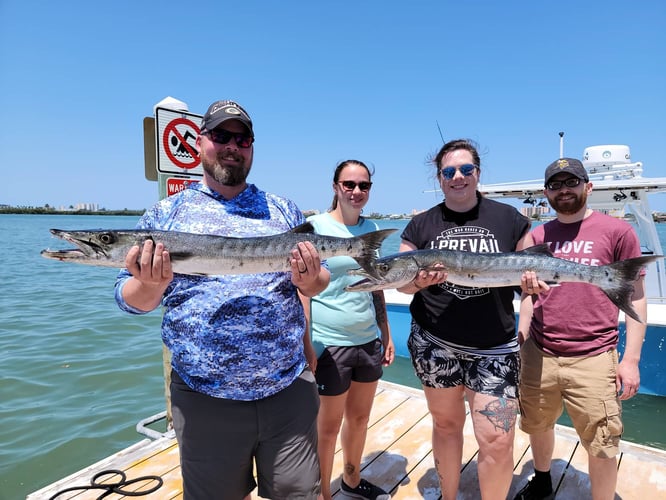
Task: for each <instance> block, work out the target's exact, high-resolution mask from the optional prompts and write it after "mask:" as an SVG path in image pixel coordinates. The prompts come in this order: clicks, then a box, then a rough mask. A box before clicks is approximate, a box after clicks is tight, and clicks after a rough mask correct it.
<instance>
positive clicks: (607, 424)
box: [520, 338, 623, 458]
mask: <svg viewBox="0 0 666 500" xmlns="http://www.w3.org/2000/svg"><path fill="white" fill-rule="evenodd" d="M520 357H521V371H520V377H521V380H520V413H521V417H520V428H521V429H522V430H523V431H524V432H526V433H528V434H538V433H540V432H545V431H547V430H550V429H552V428H553V427H554V426H555V423H556V422H557V419H558V418H559V417H560V415H562V410H563V407H564V406H566V409H567V413H568V415H569V418H571V421H572V422H573V425H574V427H575V429H576V432H577V433H578V437H579V438H580V442H581V444H582V445H583V447H584V448H585V449H586V450H587V452H588V453H589V454H591V455H592V456H595V457H600V458H612V457H614V456H616V455H617V454H618V453H619V443H620V438H621V437H622V432H623V426H622V406H621V404H620V400H619V398H618V395H617V391H616V387H615V375H616V373H617V365H618V354H617V351H616V350H615V349H613V350H610V351H607V352H604V353H601V354H597V355H595V356H585V357H564V356H559V357H558V356H551V355H549V354H546V353H545V352H543V351H542V350H541V349H539V348H538V347H537V345H536V343H535V342H534V340H532V339H531V338H530V339H528V340H527V341H526V342H525V343H524V344H523V346H522V348H521V350H520Z"/></svg>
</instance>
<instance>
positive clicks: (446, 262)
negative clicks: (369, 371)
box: [345, 244, 663, 322]
mask: <svg viewBox="0 0 666 500" xmlns="http://www.w3.org/2000/svg"><path fill="white" fill-rule="evenodd" d="M662 257H663V256H662V255H650V256H644V257H637V258H635V259H626V260H622V261H618V262H614V263H612V264H609V265H606V266H587V265H584V264H578V263H576V262H572V261H569V260H564V259H558V258H556V257H553V256H552V254H551V252H550V250H549V249H548V245H547V244H543V245H536V246H533V247H530V248H527V249H525V250H523V251H520V252H508V253H473V252H461V251H455V250H413V251H410V252H402V253H396V254H392V255H387V256H386V257H382V258H381V259H377V260H376V261H375V263H374V272H367V271H366V270H364V269H352V270H350V271H347V272H348V274H352V275H357V276H363V277H364V279H362V280H360V281H358V282H357V283H354V284H352V285H349V286H348V287H346V288H345V290H347V291H349V292H364V291H368V292H369V291H375V290H384V289H386V288H400V287H402V286H405V285H407V284H408V283H409V282H411V281H413V280H414V278H416V275H417V273H418V272H419V271H422V270H426V271H437V270H440V271H442V270H443V271H446V272H447V273H448V278H447V280H448V281H449V282H450V283H453V284H456V285H462V286H469V287H475V288H484V287H488V288H494V287H501V286H519V285H520V279H521V277H522V275H523V273H524V272H525V271H535V272H536V273H537V277H538V279H540V280H542V281H545V282H546V283H548V284H549V285H557V284H559V283H564V282H577V283H589V284H591V285H595V286H597V287H599V288H600V289H601V290H602V291H603V292H604V293H605V294H606V295H607V296H608V298H609V299H610V300H611V301H612V302H613V303H614V304H615V305H616V306H617V307H619V308H620V309H621V310H622V311H624V312H625V313H626V314H627V315H628V316H630V317H632V318H634V319H635V320H636V321H641V322H642V320H641V318H639V316H638V314H637V313H636V311H635V310H634V308H633V306H632V304H631V296H632V294H633V292H634V285H633V282H634V281H636V279H637V278H638V273H639V272H640V270H641V268H642V267H644V266H646V265H648V264H649V263H651V262H654V261H656V260H658V259H661V258H662Z"/></svg>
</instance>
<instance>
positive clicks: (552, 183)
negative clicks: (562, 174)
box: [546, 177, 580, 191]
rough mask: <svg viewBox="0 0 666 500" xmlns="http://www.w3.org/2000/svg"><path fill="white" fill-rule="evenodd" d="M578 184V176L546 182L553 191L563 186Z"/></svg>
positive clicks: (571, 186)
mask: <svg viewBox="0 0 666 500" xmlns="http://www.w3.org/2000/svg"><path fill="white" fill-rule="evenodd" d="M578 184H580V179H579V178H578V177H569V178H568V179H565V180H563V181H550V182H546V187H547V188H548V189H550V190H551V191H557V190H558V189H562V186H566V187H570V188H575V187H576V186H578Z"/></svg>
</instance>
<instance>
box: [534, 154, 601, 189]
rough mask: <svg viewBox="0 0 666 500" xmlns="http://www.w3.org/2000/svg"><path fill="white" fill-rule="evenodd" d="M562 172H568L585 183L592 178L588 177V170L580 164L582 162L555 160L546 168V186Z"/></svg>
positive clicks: (569, 159) (563, 159)
mask: <svg viewBox="0 0 666 500" xmlns="http://www.w3.org/2000/svg"><path fill="white" fill-rule="evenodd" d="M560 172H566V173H568V174H571V175H575V176H576V177H578V178H579V179H580V180H582V181H584V182H588V181H589V180H590V178H589V177H588V176H587V170H585V167H584V166H583V164H582V163H581V162H580V160H576V159H575V158H560V159H559V160H555V161H554V162H553V163H551V164H550V165H548V167H547V168H546V173H545V175H544V178H545V182H544V184H548V181H550V178H551V177H553V176H554V175H556V174H559V173H560Z"/></svg>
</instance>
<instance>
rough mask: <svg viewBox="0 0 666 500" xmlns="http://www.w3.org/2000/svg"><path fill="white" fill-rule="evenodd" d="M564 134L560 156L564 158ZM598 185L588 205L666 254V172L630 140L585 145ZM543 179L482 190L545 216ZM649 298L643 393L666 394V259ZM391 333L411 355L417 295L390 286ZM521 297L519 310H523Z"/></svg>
mask: <svg viewBox="0 0 666 500" xmlns="http://www.w3.org/2000/svg"><path fill="white" fill-rule="evenodd" d="M562 136H563V134H562V133H561V135H560V157H562V156H563V155H562V149H563V148H562ZM581 161H582V163H583V165H584V166H585V169H586V170H587V172H588V176H589V178H590V182H592V184H593V189H592V193H591V195H590V196H589V197H588V206H589V207H590V208H592V209H594V210H598V211H601V212H604V213H607V214H609V215H612V216H615V217H623V218H626V219H627V220H628V221H629V222H631V223H632V225H633V226H634V227H635V228H636V232H637V234H638V236H639V239H640V242H641V249H642V253H643V254H644V255H664V253H663V249H662V245H661V242H660V241H659V235H658V233H657V227H656V223H655V221H654V218H653V216H652V212H651V210H650V205H649V200H648V196H649V195H651V194H654V193H663V192H666V177H644V176H643V164H642V163H641V162H632V161H631V152H630V149H629V146H626V145H600V146H590V147H588V148H585V150H584V152H583V158H582V159H581ZM543 188H544V186H543V178H541V179H534V180H525V181H517V182H505V183H498V184H480V185H479V191H480V192H481V193H482V194H483V195H484V196H486V197H487V198H493V199H499V200H508V199H513V200H522V202H523V203H525V204H527V205H531V207H532V209H531V210H524V212H527V213H528V215H530V214H529V212H531V213H532V214H534V215H537V216H539V215H540V214H544V213H547V212H548V203H547V201H545V195H544V193H543ZM645 286H646V295H647V300H648V314H647V322H648V329H647V333H646V335H645V343H644V345H643V350H642V354H641V362H640V372H641V386H640V389H639V391H638V392H639V394H649V395H658V396H666V274H665V272H664V259H659V260H657V261H656V262H653V263H652V264H650V265H649V266H648V268H647V274H646V278H645ZM385 296H386V303H387V308H388V316H389V322H390V324H391V332H392V334H393V337H394V341H395V342H394V343H395V345H396V354H397V355H398V356H405V357H409V352H407V347H406V336H407V335H409V324H410V320H411V318H410V315H409V309H408V306H409V302H410V301H411V295H406V294H403V293H400V292H398V291H396V290H386V291H385ZM518 309H519V305H518V300H516V301H515V302H514V310H516V311H518ZM624 343H625V330H624V313H622V312H620V343H619V349H618V350H619V351H620V353H621V352H622V350H623V348H624Z"/></svg>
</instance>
